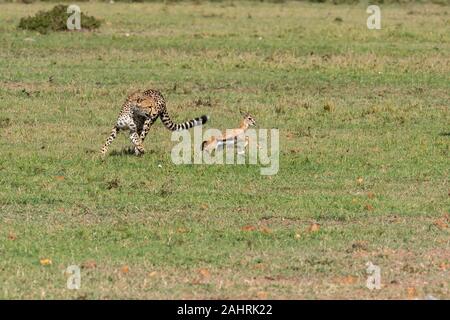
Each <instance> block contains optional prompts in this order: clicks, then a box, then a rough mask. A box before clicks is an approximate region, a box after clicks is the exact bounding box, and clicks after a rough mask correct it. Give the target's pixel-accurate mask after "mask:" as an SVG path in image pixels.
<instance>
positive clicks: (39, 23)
mask: <svg viewBox="0 0 450 320" xmlns="http://www.w3.org/2000/svg"><path fill="white" fill-rule="evenodd" d="M67 8H68V6H67V5H63V4H60V5H56V6H55V7H53V9H51V10H48V11H39V12H38V13H36V15H34V16H29V17H25V18H22V19H20V22H19V25H18V28H19V29H24V30H31V31H38V32H39V33H42V34H46V33H48V32H50V31H67V30H68V29H67V19H68V18H69V16H70V14H69V13H67ZM100 25H101V22H100V20H98V19H97V18H95V17H92V16H88V15H86V14H84V13H83V12H81V28H82V29H84V30H94V29H98V28H99V27H100Z"/></svg>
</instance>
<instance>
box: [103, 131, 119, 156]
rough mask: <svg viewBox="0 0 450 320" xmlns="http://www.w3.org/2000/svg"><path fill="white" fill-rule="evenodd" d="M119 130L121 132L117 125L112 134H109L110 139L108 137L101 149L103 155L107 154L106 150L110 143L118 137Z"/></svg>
mask: <svg viewBox="0 0 450 320" xmlns="http://www.w3.org/2000/svg"><path fill="white" fill-rule="evenodd" d="M117 132H119V128H118V127H117V126H114V127H113V128H112V130H111V134H110V135H109V137H108V139H106V142H105V144H104V145H103V147H102V149H101V150H100V153H101V155H102V156H104V155H105V154H106V152H107V151H108V147H109V145H110V144H111V143H112V142H113V141H114V139H115V138H116V137H117Z"/></svg>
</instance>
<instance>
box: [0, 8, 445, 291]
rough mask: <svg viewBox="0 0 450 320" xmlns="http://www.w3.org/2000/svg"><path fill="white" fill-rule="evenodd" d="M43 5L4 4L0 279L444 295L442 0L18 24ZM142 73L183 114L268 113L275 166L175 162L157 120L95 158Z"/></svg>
mask: <svg viewBox="0 0 450 320" xmlns="http://www.w3.org/2000/svg"><path fill="white" fill-rule="evenodd" d="M52 6H53V4H47V3H34V4H31V5H22V4H0V102H1V103H0V149H1V152H0V186H1V188H0V215H1V221H0V271H1V272H0V298H5V299H11V298H45V299H53V298H68V299H72V298H87V299H96V298H100V299H104V298H139V299H141V298H156V299H161V298H252V299H253V298H263V297H268V298H275V299H276V298H306V299H316V298H376V299H384V298H412V297H415V296H417V297H418V298H422V297H424V296H425V295H426V294H432V295H433V296H435V297H438V298H447V299H448V298H449V297H450V282H449V279H450V277H449V272H450V250H449V249H450V241H449V239H450V238H449V228H448V223H449V222H448V220H445V217H444V215H445V214H446V213H449V209H450V201H449V189H450V186H449V175H448V174H449V172H448V169H449V167H450V161H449V147H450V144H449V139H450V136H449V134H450V127H449V124H450V113H449V105H450V99H449V87H450V78H449V74H450V57H449V52H450V32H449V31H450V20H449V17H450V7H448V6H439V5H431V4H428V5H408V6H395V5H392V6H382V19H383V20H382V29H381V30H376V31H375V30H368V29H367V28H366V19H367V17H368V15H367V14H366V13H365V7H363V6H346V5H340V6H335V5H327V4H307V3H291V2H288V3H286V4H270V3H261V4H259V3H258V4H255V3H246V2H243V3H241V2H234V3H231V2H223V3H217V4H208V3H202V4H195V3H183V4H124V3H116V4H112V5H111V4H107V3H100V2H99V3H84V2H83V3H81V4H80V7H81V10H82V11H83V12H85V13H87V14H88V15H93V16H95V17H97V18H100V19H102V20H103V23H102V26H101V28H100V29H99V31H96V32H92V33H90V32H73V33H69V32H61V33H50V34H47V35H40V34H38V33H34V32H27V31H21V30H18V29H17V25H18V23H19V20H20V18H21V17H24V16H27V15H30V14H34V13H35V12H38V11H39V10H42V9H46V10H47V9H50V8H51V7H52ZM338 17H339V18H341V19H342V21H341V22H339V19H337V20H335V19H336V18H338ZM50 78H51V81H50V80H49V79H50ZM144 88H157V89H159V90H161V91H162V92H163V93H164V95H165V97H166V99H167V102H168V109H169V112H170V113H171V114H172V117H173V118H175V119H176V120H178V121H182V120H185V119H189V118H191V117H193V116H198V115H200V114H209V115H210V116H211V121H210V122H209V123H208V124H207V126H206V127H207V128H232V127H234V126H235V125H236V124H237V122H238V121H239V117H240V115H239V110H240V109H243V110H248V111H250V112H251V113H252V114H253V115H254V116H255V118H256V120H257V121H258V126H259V127H260V128H279V129H280V144H281V152H280V170H279V172H278V174H277V175H274V176H271V177H268V176H261V175H260V173H259V166H254V165H240V166H238V165H236V166H229V165H228V166H208V165H181V166H175V165H173V164H172V162H171V158H170V151H171V148H172V146H174V144H175V143H173V142H171V141H170V132H168V131H167V130H166V129H165V128H164V127H163V125H162V124H161V123H160V121H158V122H157V123H156V124H155V125H154V126H153V128H152V130H151V131H150V134H149V137H148V138H147V139H146V141H145V147H146V150H147V153H146V155H145V156H144V157H134V156H131V155H127V154H126V153H124V152H123V150H125V149H126V148H128V146H129V140H128V137H127V136H125V135H124V134H121V135H119V137H118V139H116V141H115V142H114V143H113V144H112V145H111V148H110V153H109V156H108V157H107V159H106V161H104V162H102V161H100V160H99V158H98V151H99V149H100V147H101V145H102V144H103V143H104V141H105V139H106V137H107V135H108V134H109V132H110V128H111V127H112V125H113V124H114V121H115V119H116V117H117V115H118V112H119V109H120V105H121V103H122V102H123V100H124V98H125V96H126V94H127V93H129V92H130V91H133V90H135V89H144ZM205 101H207V102H208V103H205ZM326 105H331V106H332V108H331V109H332V110H331V111H327V110H325V106H326ZM159 165H161V166H162V167H160V166H159ZM359 178H362V180H359V181H358V179H359ZM312 223H319V224H320V230H319V231H318V232H308V228H309V226H310V225H311V224H312ZM436 223H437V224H436ZM446 225H447V228H446V227H445V226H446ZM245 226H252V227H254V229H255V230H250V231H245V229H253V228H244V227H245ZM42 258H48V259H51V260H52V264H51V265H49V266H42V265H40V259H42ZM368 261H372V262H373V263H374V264H376V265H378V266H380V268H381V276H382V289H381V290H375V291H370V290H368V289H367V288H366V287H365V284H366V278H367V274H366V263H367V262H368ZM93 262H95V265H94V263H93ZM71 264H76V265H80V266H83V268H82V271H81V275H82V286H81V289H80V290H78V291H77V290H68V289H66V278H65V276H64V274H63V271H64V270H65V268H66V267H67V266H69V265H71ZM124 266H128V267H129V271H128V272H123V270H122V269H123V267H124ZM205 269H206V270H207V271H205ZM408 288H409V289H408ZM408 292H409V294H408ZM414 292H416V294H413V293H414Z"/></svg>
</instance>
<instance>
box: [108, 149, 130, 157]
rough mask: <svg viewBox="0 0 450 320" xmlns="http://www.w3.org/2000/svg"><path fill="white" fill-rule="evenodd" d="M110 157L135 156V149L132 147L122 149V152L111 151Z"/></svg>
mask: <svg viewBox="0 0 450 320" xmlns="http://www.w3.org/2000/svg"><path fill="white" fill-rule="evenodd" d="M109 155H110V156H112V157H117V156H135V154H134V148H132V147H126V148H122V150H111V152H110V153H109Z"/></svg>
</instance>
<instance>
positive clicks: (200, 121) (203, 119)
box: [161, 111, 209, 131]
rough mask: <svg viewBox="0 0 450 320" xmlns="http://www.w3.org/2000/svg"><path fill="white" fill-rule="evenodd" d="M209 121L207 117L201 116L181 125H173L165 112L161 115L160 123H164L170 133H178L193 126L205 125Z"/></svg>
mask: <svg viewBox="0 0 450 320" xmlns="http://www.w3.org/2000/svg"><path fill="white" fill-rule="evenodd" d="M208 119H209V116H205V115H203V116H201V117H198V118H194V119H192V120H189V121H186V122H182V123H174V122H173V121H172V120H171V119H170V116H169V114H168V113H167V111H165V112H164V113H163V114H162V115H161V121H162V122H163V123H164V125H165V126H166V128H167V129H169V130H171V131H180V130H186V129H190V128H192V127H195V126H199V125H203V124H205V123H206V122H207V121H208Z"/></svg>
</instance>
